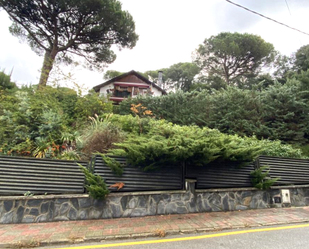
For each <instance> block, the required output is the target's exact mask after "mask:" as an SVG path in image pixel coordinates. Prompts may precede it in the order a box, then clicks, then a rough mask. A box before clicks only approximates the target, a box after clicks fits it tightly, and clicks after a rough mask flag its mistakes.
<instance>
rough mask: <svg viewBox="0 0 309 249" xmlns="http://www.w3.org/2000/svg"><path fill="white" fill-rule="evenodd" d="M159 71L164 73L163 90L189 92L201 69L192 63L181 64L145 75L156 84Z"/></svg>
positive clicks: (147, 72)
mask: <svg viewBox="0 0 309 249" xmlns="http://www.w3.org/2000/svg"><path fill="white" fill-rule="evenodd" d="M159 71H162V72H163V88H164V89H165V90H182V91H185V92H187V91H189V90H190V88H191V86H192V84H193V80H194V77H195V76H196V75H197V74H198V73H199V72H200V70H199V67H198V66H197V65H195V64H194V63H190V62H179V63H176V64H173V65H172V66H170V67H169V68H163V69H160V70H154V71H146V72H145V73H144V74H145V75H149V76H150V77H152V78H153V81H154V82H156V81H157V78H158V74H159Z"/></svg>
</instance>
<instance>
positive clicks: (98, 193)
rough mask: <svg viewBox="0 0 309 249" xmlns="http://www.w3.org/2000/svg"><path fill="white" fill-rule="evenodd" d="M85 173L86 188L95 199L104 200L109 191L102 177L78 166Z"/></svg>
mask: <svg viewBox="0 0 309 249" xmlns="http://www.w3.org/2000/svg"><path fill="white" fill-rule="evenodd" d="M78 165H79V167H80V168H81V170H82V171H83V173H84V174H85V178H86V183H85V188H86V190H87V191H88V193H89V195H90V196H91V197H92V198H94V199H104V198H105V197H106V196H107V195H108V194H109V190H108V189H107V186H106V184H105V182H104V180H103V179H102V177H101V176H99V175H96V174H93V173H91V172H90V171H89V170H88V169H87V168H86V167H84V166H82V165H81V164H78Z"/></svg>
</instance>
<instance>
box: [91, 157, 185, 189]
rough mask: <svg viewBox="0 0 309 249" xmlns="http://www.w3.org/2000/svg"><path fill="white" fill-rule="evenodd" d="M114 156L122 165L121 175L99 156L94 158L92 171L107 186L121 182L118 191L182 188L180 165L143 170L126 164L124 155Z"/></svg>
mask: <svg viewBox="0 0 309 249" xmlns="http://www.w3.org/2000/svg"><path fill="white" fill-rule="evenodd" d="M114 158H115V159H116V160H117V161H118V162H120V163H121V164H122V165H123V166H124V170H123V174H122V176H117V175H115V174H114V173H113V172H112V170H111V169H110V168H109V167H108V166H107V165H106V164H105V163H104V161H103V160H102V157H100V156H96V157H95V158H94V163H95V164H94V165H95V168H94V172H95V173H96V174H98V175H100V176H101V177H102V178H103V179H104V181H105V182H106V184H107V185H108V186H110V185H113V184H115V183H116V182H123V183H124V184H125V185H124V187H123V188H122V189H120V190H119V191H153V190H180V189H182V188H183V170H182V167H164V168H162V169H160V170H157V171H146V172H145V171H143V169H141V168H138V167H135V166H132V165H129V164H127V163H126V159H125V158H124V157H114ZM111 190H113V189H111Z"/></svg>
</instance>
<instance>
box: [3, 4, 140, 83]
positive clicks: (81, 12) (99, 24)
mask: <svg viewBox="0 0 309 249" xmlns="http://www.w3.org/2000/svg"><path fill="white" fill-rule="evenodd" d="M0 8H3V9H4V10H5V11H6V12H7V13H8V14H9V16H10V18H11V20H12V21H13V24H12V26H11V27H10V32H11V33H12V34H13V35H16V36H17V37H19V38H20V39H24V40H26V41H27V42H28V44H29V45H30V47H31V48H32V49H33V50H34V51H35V52H37V53H38V54H39V55H42V54H44V62H43V66H42V71H41V77H40V82H39V86H40V87H41V86H45V85H46V83H47V80H48V76H49V73H50V71H51V70H52V67H53V63H54V61H55V60H56V59H57V60H58V61H62V62H68V63H70V62H72V61H73V60H74V56H76V55H77V56H81V57H83V58H84V59H85V62H86V66H88V67H89V68H97V69H99V68H101V67H102V64H104V63H111V62H113V61H114V60H115V58H116V55H115V54H114V52H113V51H112V50H111V46H112V45H114V44H115V45H118V46H119V47H124V48H133V47H134V46H135V44H136V41H137V39H138V35H137V34H136V33H135V23H134V21H133V18H132V16H131V15H130V14H129V13H128V12H127V11H123V10H122V7H121V3H120V2H119V1H117V0H84V1H80V0H58V1H55V0H27V1H19V0H0Z"/></svg>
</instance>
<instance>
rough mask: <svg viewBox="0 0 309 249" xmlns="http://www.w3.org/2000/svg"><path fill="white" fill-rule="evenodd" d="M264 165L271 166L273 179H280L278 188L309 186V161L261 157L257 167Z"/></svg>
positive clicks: (277, 183)
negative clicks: (281, 186)
mask: <svg viewBox="0 0 309 249" xmlns="http://www.w3.org/2000/svg"><path fill="white" fill-rule="evenodd" d="M264 165H267V166H269V169H270V170H269V173H270V177H271V178H276V177H279V178H280V179H279V180H278V181H277V182H276V183H275V184H274V185H276V186H279V185H305V184H309V160H305V159H295V158H283V157H270V156H260V157H259V158H258V159H257V166H264Z"/></svg>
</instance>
